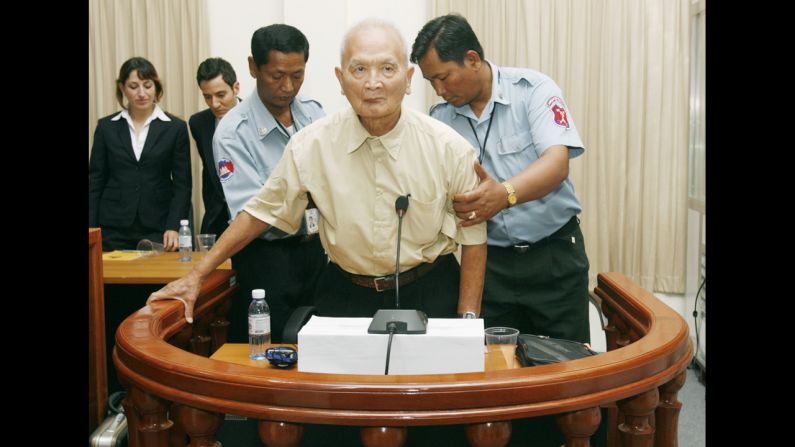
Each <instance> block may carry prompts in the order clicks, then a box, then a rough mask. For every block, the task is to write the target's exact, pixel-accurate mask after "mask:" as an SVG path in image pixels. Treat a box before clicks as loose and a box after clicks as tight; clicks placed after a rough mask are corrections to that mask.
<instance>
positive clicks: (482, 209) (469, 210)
mask: <svg viewBox="0 0 795 447" xmlns="http://www.w3.org/2000/svg"><path fill="white" fill-rule="evenodd" d="M475 172H476V173H477V174H478V177H479V178H480V184H479V185H478V187H477V188H475V189H473V190H472V191H469V192H465V193H461V194H456V195H455V196H453V209H455V214H456V216H458V218H459V219H461V226H462V227H469V226H472V225H477V224H479V223H481V222H485V221H487V220H489V219H491V218H492V217H493V216H494V215H495V214H497V213H499V212H500V211H502V209H503V208H505V207H506V206H507V205H508V201H507V199H506V197H507V193H506V191H505V187H504V186H502V184H501V183H499V182H497V181H496V180H494V179H493V178H491V177H490V176H489V174H488V173H487V172H486V170H485V169H484V168H483V166H482V165H481V164H480V163H478V162H477V161H475Z"/></svg>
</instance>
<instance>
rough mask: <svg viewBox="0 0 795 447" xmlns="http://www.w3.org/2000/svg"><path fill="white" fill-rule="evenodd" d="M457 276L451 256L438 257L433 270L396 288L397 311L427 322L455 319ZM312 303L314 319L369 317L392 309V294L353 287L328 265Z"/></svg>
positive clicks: (458, 268) (353, 285)
mask: <svg viewBox="0 0 795 447" xmlns="http://www.w3.org/2000/svg"><path fill="white" fill-rule="evenodd" d="M460 276H461V270H460V267H459V265H458V261H456V259H455V256H453V255H452V254H449V255H444V256H440V257H439V259H438V260H437V263H436V266H435V267H434V268H433V270H431V271H430V272H428V273H426V274H425V275H424V276H422V277H421V278H419V279H417V280H415V281H414V282H411V283H409V284H405V285H402V286H400V308H401V309H417V310H421V311H423V312H425V314H426V315H428V318H455V317H456V316H457V309H458V289H459V278H460ZM315 302H316V304H315V305H316V306H317V310H318V312H317V313H318V315H321V316H324V317H372V316H373V314H374V313H375V311H377V310H378V309H394V308H395V290H394V289H392V290H385V291H383V292H378V291H376V290H375V289H371V288H369V287H364V286H359V285H356V284H353V283H352V282H351V280H350V279H349V278H346V277H345V276H343V274H342V273H341V272H340V271H339V267H337V266H336V265H335V264H332V263H329V264H328V265H327V266H326V268H325V269H324V270H323V274H322V276H321V277H320V281H319V282H318V288H317V299H316V301H315Z"/></svg>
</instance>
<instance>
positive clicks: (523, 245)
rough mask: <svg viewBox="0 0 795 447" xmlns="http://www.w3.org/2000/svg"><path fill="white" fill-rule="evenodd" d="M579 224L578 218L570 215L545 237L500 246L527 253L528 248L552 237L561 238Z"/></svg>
mask: <svg viewBox="0 0 795 447" xmlns="http://www.w3.org/2000/svg"><path fill="white" fill-rule="evenodd" d="M579 224H580V219H578V218H577V216H572V218H571V219H569V221H568V222H566V224H565V225H563V226H562V227H560V228H558V231H556V232H554V233H552V234H550V235H549V236H547V237H544V238H541V239H539V240H537V241H535V242H520V243H518V244H516V245H513V246H509V247H500V248H508V249H511V250H513V251H514V252H516V253H527V252H528V251H530V250H532V249H534V248H538V247H541V246H544V245H546V244H547V243H548V242H549V241H550V240H552V239H558V238H561V237H563V236H565V235H567V234H570V233H571V232H572V231H574V230H575V229H576V228H577V226H578V225H579Z"/></svg>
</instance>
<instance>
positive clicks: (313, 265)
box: [228, 236, 328, 343]
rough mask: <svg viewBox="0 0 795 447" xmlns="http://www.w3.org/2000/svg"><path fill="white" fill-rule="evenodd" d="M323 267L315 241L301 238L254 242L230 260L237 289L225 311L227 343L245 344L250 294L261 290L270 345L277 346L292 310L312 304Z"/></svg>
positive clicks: (324, 261)
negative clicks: (267, 315)
mask: <svg viewBox="0 0 795 447" xmlns="http://www.w3.org/2000/svg"><path fill="white" fill-rule="evenodd" d="M327 263H328V257H327V256H326V253H325V251H323V246H322V245H321V244H320V238H318V237H314V238H312V240H310V241H303V236H294V237H291V238H287V239H286V240H279V241H265V240H262V239H255V240H253V241H251V243H249V244H248V245H247V246H246V247H245V248H244V249H243V250H241V251H240V252H239V253H238V254H236V255H235V256H232V268H233V269H234V270H235V272H236V273H237V280H238V282H239V284H240V289H239V290H238V293H237V294H236V296H235V297H234V299H233V300H232V307H231V309H230V311H229V317H228V318H229V321H230V323H231V325H230V329H229V336H228V337H229V342H230V343H247V342H248V306H249V304H250V303H251V291H252V290H254V289H265V301H266V302H267V303H268V306H269V307H270V312H271V343H281V340H282V331H283V330H284V325H285V323H286V322H287V319H288V318H290V314H291V313H292V312H293V310H295V308H297V307H299V306H308V305H312V304H313V298H314V295H315V287H316V285H317V281H318V278H319V277H320V274H321V272H322V271H323V268H324V267H325V265H326V264H327Z"/></svg>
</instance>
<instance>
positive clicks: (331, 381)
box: [113, 273, 693, 447]
mask: <svg viewBox="0 0 795 447" xmlns="http://www.w3.org/2000/svg"><path fill="white" fill-rule="evenodd" d="M594 294H595V296H596V297H597V298H598V299H599V300H600V301H601V307H602V310H603V312H604V313H605V315H606V316H607V319H608V324H607V326H606V328H605V331H606V336H607V341H608V349H609V351H608V352H606V353H603V354H600V355H596V356H593V357H589V358H584V359H578V360H574V361H570V362H564V363H558V364H552V365H545V366H537V367H531V368H517V369H491V370H487V371H485V372H482V373H464V374H439V375H399V376H380V375H379V376H371V375H343V374H318V373H304V372H298V371H297V370H295V369H288V370H283V369H278V368H273V367H270V366H265V365H259V364H258V365H250V364H249V365H247V364H236V363H232V362H229V361H221V360H217V359H213V358H206V357H202V356H199V355H195V354H192V353H190V352H186V351H185V350H182V349H178V348H177V347H175V346H173V345H171V344H169V343H168V342H166V340H169V339H173V338H174V337H175V336H176V335H177V334H180V333H181V332H183V331H185V330H186V329H187V328H189V327H190V326H189V325H187V323H186V322H185V319H184V318H183V312H182V305H181V303H177V302H173V301H164V302H157V303H153V304H152V305H150V306H148V307H146V308H144V309H141V310H140V311H138V312H136V313H135V314H133V315H131V316H130V317H129V318H127V319H126V320H125V321H124V322H123V323H122V324H121V326H120V327H119V330H118V332H117V334H116V348H115V350H114V354H113V360H114V363H115V364H116V367H117V369H118V371H119V375H120V376H121V377H122V378H123V379H124V381H125V383H126V385H127V387H128V390H129V395H128V398H127V399H126V400H125V403H124V405H125V410H126V412H127V415H128V420H129V423H130V442H131V445H132V446H165V445H169V444H168V442H169V436H170V432H171V431H172V426H173V425H174V422H173V421H172V420H169V419H168V417H167V414H170V416H171V418H172V419H174V420H176V421H177V422H178V424H177V425H178V426H179V430H184V432H182V433H187V434H188V435H190V437H191V439H192V441H193V442H195V443H196V445H212V443H213V442H214V440H215V432H216V431H217V429H218V427H220V425H221V423H222V422H223V414H224V413H229V414H235V415H241V416H247V417H250V418H256V419H259V421H260V422H259V434H260V438H261V439H262V441H263V442H264V443H265V444H266V445H298V444H299V443H300V440H301V436H302V433H303V431H302V430H303V428H302V426H301V424H303V423H314V424H338V425H352V426H360V427H362V442H363V443H364V445H367V446H370V445H373V446H375V445H378V446H392V445H394V446H399V445H403V444H404V443H405V440H406V427H409V426H420V425H444V424H468V428H467V429H466V430H467V439H468V441H469V443H470V444H471V445H473V446H492V445H505V444H507V442H508V441H509V439H510V434H511V422H510V421H511V420H512V419H518V418H527V417H533V416H539V415H546V414H556V415H558V416H557V419H558V424H559V426H560V428H561V430H562V431H563V433H564V435H565V436H566V445H567V446H570V447H571V446H587V445H589V438H590V436H591V435H592V434H593V433H594V432H595V431H596V429H597V427H598V425H599V422H600V417H601V413H600V411H599V407H600V406H611V405H613V411H612V413H611V416H610V419H609V420H608V424H610V425H612V428H613V429H614V430H613V431H614V432H615V433H617V435H616V436H614V437H613V438H612V440H611V443H612V445H621V446H623V447H636V446H651V445H657V446H675V445H676V432H677V431H676V426H677V421H678V414H679V409H680V408H681V403H679V402H678V401H677V400H676V394H677V392H678V390H679V389H680V388H681V386H682V385H683V384H684V377H685V369H686V368H687V365H688V363H689V362H690V359H691V357H692V354H693V351H692V346H691V343H690V340H689V337H688V328H687V324H686V323H685V321H684V320H683V319H682V317H681V316H679V314H677V313H676V312H675V311H674V310H672V309H671V308H670V307H668V306H666V305H665V304H664V303H662V302H660V301H659V300H658V299H657V298H656V297H654V295H652V294H651V293H650V292H648V291H646V290H644V289H642V288H640V287H639V286H638V285H637V284H635V283H633V282H632V281H631V280H629V279H628V278H626V277H624V276H623V275H621V274H619V273H605V274H600V275H599V277H598V285H597V287H596V289H595V290H594ZM215 306H217V303H216V302H215V301H213V300H209V301H206V302H204V303H202V304H201V305H199V306H197V309H196V313H195V315H201V314H203V313H207V312H209V313H212V312H213V310H212V309H213V308H214V307H215ZM299 361H300V351H299ZM172 403H174V404H176V405H177V406H178V409H177V410H176V411H174V408H173V407H171V408H172V411H171V412H170V413H169V412H168V409H169V407H170V406H171V405H172ZM608 429H609V430H610V427H608ZM619 437H620V438H619ZM176 438H177V439H179V436H177V437H176ZM173 439H174V438H173V437H172V442H173ZM172 445H174V444H172ZM192 445H193V444H192Z"/></svg>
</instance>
